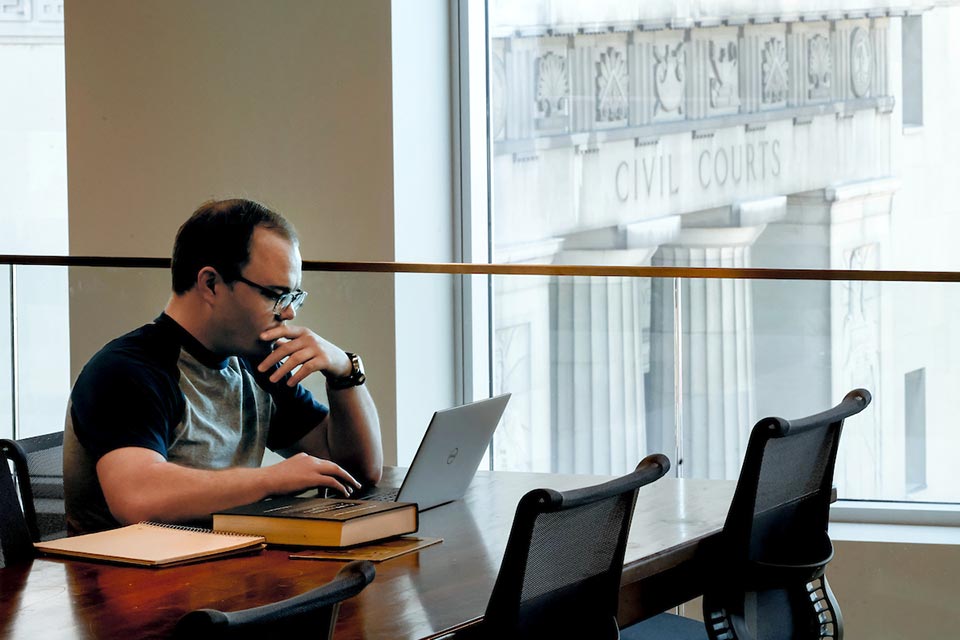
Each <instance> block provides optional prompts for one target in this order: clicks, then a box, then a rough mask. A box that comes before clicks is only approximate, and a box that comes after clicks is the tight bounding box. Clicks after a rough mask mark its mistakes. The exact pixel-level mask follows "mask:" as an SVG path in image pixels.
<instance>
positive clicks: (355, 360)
mask: <svg viewBox="0 0 960 640" xmlns="http://www.w3.org/2000/svg"><path fill="white" fill-rule="evenodd" d="M344 353H346V354H347V357H348V358H350V366H351V367H352V370H351V371H350V373H348V374H347V375H345V376H329V377H328V378H327V386H328V387H330V388H331V389H334V390H336V391H339V390H340V389H349V388H350V387H359V386H360V385H362V384H363V383H364V382H366V381H367V376H366V374H365V373H364V372H363V360H361V359H360V356H358V355H357V354H355V353H350V352H349V351H344Z"/></svg>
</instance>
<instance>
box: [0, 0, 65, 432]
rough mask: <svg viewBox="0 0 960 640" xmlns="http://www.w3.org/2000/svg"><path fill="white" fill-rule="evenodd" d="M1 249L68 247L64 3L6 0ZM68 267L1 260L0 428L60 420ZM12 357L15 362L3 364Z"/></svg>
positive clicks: (0, 60)
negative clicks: (22, 264) (19, 264)
mask: <svg viewBox="0 0 960 640" xmlns="http://www.w3.org/2000/svg"><path fill="white" fill-rule="evenodd" d="M0 78H2V80H0V224H2V225H3V232H2V233H0V254H39V255H51V254H52V255H64V254H66V253H67V250H68V248H67V153H66V142H67V141H66V108H65V100H64V47H63V2H62V1H60V2H56V1H51V0H44V1H42V2H41V1H40V0H15V1H12V2H0ZM67 309H68V294H67V272H66V269H59V268H53V267H33V268H28V267H20V268H16V267H11V266H9V265H5V266H3V267H2V268H0V327H2V328H3V329H4V330H5V331H4V333H3V335H4V336H8V335H9V336H11V339H10V340H2V341H0V360H2V361H3V362H4V366H3V367H0V371H2V372H3V375H2V377H0V435H2V436H4V437H9V436H11V435H14V433H15V432H16V433H15V435H16V436H17V437H25V436H31V435H38V434H41V433H48V432H50V431H55V430H57V429H59V428H62V427H63V416H64V411H65V409H66V407H65V405H64V402H63V398H65V397H66V393H67V389H68V388H69V358H68V356H67V354H68V353H69V322H68V317H69V314H68V313H67ZM7 364H9V365H10V366H6V365H7Z"/></svg>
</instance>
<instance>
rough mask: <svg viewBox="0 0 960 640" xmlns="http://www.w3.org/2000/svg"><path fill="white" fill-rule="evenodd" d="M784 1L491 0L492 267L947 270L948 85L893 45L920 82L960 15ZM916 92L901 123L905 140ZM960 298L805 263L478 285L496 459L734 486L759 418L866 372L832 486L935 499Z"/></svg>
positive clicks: (950, 443)
mask: <svg viewBox="0 0 960 640" xmlns="http://www.w3.org/2000/svg"><path fill="white" fill-rule="evenodd" d="M781 4H783V3H781ZM789 4H790V8H789V12H786V11H787V9H786V8H784V7H786V5H783V7H778V8H777V9H775V10H774V13H768V14H762V15H761V14H758V13H756V11H757V10H758V9H757V3H749V2H730V3H723V6H724V7H725V8H726V11H727V13H726V14H724V15H713V14H712V13H711V11H712V10H713V8H714V7H715V3H707V2H691V3H686V4H685V5H684V6H683V7H682V8H678V5H676V4H675V3H669V2H650V3H636V2H617V1H613V0H611V1H608V2H599V3H574V2H569V3H558V2H548V1H546V0H541V1H540V2H536V1H530V2H524V3H515V2H509V1H506V0H504V1H491V2H489V3H488V5H487V6H488V13H487V40H486V47H487V51H486V56H487V60H488V74H487V78H486V79H487V83H488V92H489V94H488V104H489V121H488V131H489V154H490V156H489V157H490V161H489V166H490V171H489V181H490V194H491V195H490V206H489V211H488V214H489V221H490V228H491V240H490V242H491V254H492V256H493V260H494V261H495V262H506V263H542V264H564V265H571V264H572V265H577V264H579V265H608V266H613V265H632V266H665V267H730V268H756V267H761V268H770V269H812V270H825V271H836V270H851V271H890V270H929V271H933V270H938V271H960V262H958V261H960V258H958V257H957V256H958V254H957V253H956V252H955V251H953V250H952V246H951V245H952V242H951V240H949V239H950V238H953V237H955V235H956V232H957V227H958V225H960V205H958V204H957V202H960V198H957V197H956V187H955V185H956V176H958V175H960V158H958V157H957V156H956V154H955V153H953V152H952V151H951V150H952V149H956V148H958V143H960V129H958V127H956V124H955V118H954V115H955V114H956V113H957V112H958V110H960V86H958V85H957V83H950V82H949V81H946V80H942V81H941V82H939V83H936V84H933V83H931V82H927V83H923V82H920V81H916V82H912V81H910V78H911V77H912V75H911V74H912V73H913V72H912V71H910V70H911V69H913V68H914V67H915V66H916V64H917V62H916V61H917V60H922V61H923V62H924V65H925V67H926V68H925V69H924V76H925V77H926V78H928V79H929V78H942V79H946V78H948V77H949V76H950V74H949V72H948V70H949V69H951V68H953V67H954V66H956V65H957V64H960V56H958V54H960V51H958V49H957V48H956V47H955V46H951V44H950V39H951V37H952V34H955V33H957V32H958V29H960V8H957V7H942V8H936V9H932V10H930V11H927V12H925V13H923V14H921V15H914V16H906V15H905V12H904V11H902V10H901V9H898V8H897V7H896V6H894V5H895V3H890V2H888V3H884V2H872V3H869V4H870V5H871V8H870V9H869V10H867V9H864V10H858V11H850V12H845V13H837V12H835V11H833V10H832V9H831V10H828V9H830V7H827V6H826V4H827V3H822V2H820V3H818V2H801V3H789ZM831 7H832V5H831ZM921 32H922V34H923V38H922V39H920V38H919V36H918V35H917V34H919V33H921ZM905 47H906V48H907V49H908V50H905V49H904V48H905ZM941 66H942V68H937V67H941ZM917 91H920V92H925V95H924V96H920V95H914V94H915V93H916V92H917ZM918 104H919V105H922V110H923V113H922V116H923V117H922V122H923V128H922V129H918V128H916V127H912V128H909V129H908V130H907V131H906V132H905V129H904V126H903V125H904V123H905V122H907V123H915V122H916V121H917V120H918V118H919V116H918V115H917V114H918V113H919V112H918V111H917V109H918V108H920V107H917V106H916V105H918ZM904 109H907V110H909V113H907V112H905V111H904ZM958 296H960V293H958V290H957V287H956V286H955V285H949V284H941V285H938V284H930V283H922V282H921V283H911V282H884V281H874V280H870V279H865V280H857V279H853V278H851V279H841V280H835V279H827V278H824V279H817V278H816V277H815V276H812V277H810V278H809V279H805V280H782V279H780V280H778V279H759V280H751V279H737V278H719V279H714V278H710V279H701V278H697V277H685V278H680V279H673V278H657V277H653V278H612V277H608V278H588V277H572V276H563V277H548V276H544V277H538V278H535V277H527V278H524V277H514V278H509V277H508V278H500V279H496V278H495V279H494V281H493V287H492V295H491V308H492V312H491V317H492V325H493V326H492V329H491V336H492V337H491V340H492V353H493V356H492V359H493V366H492V376H493V380H494V389H495V390H497V391H512V392H513V393H514V398H513V400H512V401H511V404H510V406H509V407H508V413H507V416H506V418H505V422H504V424H503V425H502V426H501V429H500V430H499V431H498V434H497V437H496V442H495V447H494V465H495V466H497V467H499V468H516V469H533V470H538V471H555V472H596V473H620V472H623V471H625V470H626V469H627V468H628V467H630V466H632V464H633V463H635V462H636V460H638V459H639V457H640V456H642V455H643V454H644V453H645V452H648V451H653V450H659V451H663V452H665V453H667V454H668V455H670V457H671V458H674V459H676V458H677V457H682V459H683V464H682V466H681V467H680V468H681V473H682V474H683V475H685V476H687V477H709V478H734V477H736V474H737V473H738V470H739V461H740V459H741V456H742V452H743V449H744V447H745V444H746V435H747V434H748V433H749V429H750V428H751V426H752V425H753V423H754V422H755V421H756V420H757V419H758V418H760V417H763V416H765V415H780V416H783V417H786V418H796V417H800V416H802V415H806V414H808V413H811V412H815V411H819V410H822V409H825V408H827V407H829V406H832V405H833V404H835V403H836V402H838V401H839V400H840V398H842V397H843V395H844V393H845V392H846V391H849V390H850V389H852V388H854V387H865V388H867V389H869V390H870V391H871V392H872V393H873V395H874V402H873V404H872V406H871V407H870V408H869V409H868V410H867V411H866V412H865V413H864V414H862V415H861V416H858V417H857V418H856V419H855V420H852V421H851V423H850V425H849V426H848V429H847V431H846V432H845V435H844V439H843V444H842V448H841V458H840V462H839V463H838V464H839V466H838V471H837V479H838V484H840V485H842V489H841V492H842V495H843V497H845V498H864V499H884V500H919V501H925V500H936V501H957V500H960V493H958V490H957V486H958V483H957V472H956V470H955V465H954V464H953V459H954V458H955V457H956V454H957V453H958V451H960V449H958V443H957V437H956V436H955V435H954V433H953V432H954V430H953V429H952V421H951V418H950V416H951V415H955V414H956V412H957V408H958V407H957V401H956V400H955V396H956V394H955V393H952V391H951V390H952V389H955V388H957V386H958V384H960V371H957V370H955V368H954V366H953V365H952V364H951V363H952V362H956V361H957V358H956V356H960V354H954V353H953V351H954V350H955V349H954V343H955V342H956V340H954V339H953V337H952V332H951V327H950V324H951V319H952V318H954V317H956V315H955V314H953V313H952V311H953V309H954V308H956V303H957V302H960V297H958Z"/></svg>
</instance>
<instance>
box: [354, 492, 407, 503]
mask: <svg viewBox="0 0 960 640" xmlns="http://www.w3.org/2000/svg"><path fill="white" fill-rule="evenodd" d="M399 493H400V489H377V490H376V491H374V492H373V493H370V494H367V495H365V496H363V497H362V498H361V500H373V501H374V502H393V501H395V500H396V499H397V495H398V494H399Z"/></svg>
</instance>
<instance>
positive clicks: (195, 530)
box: [139, 520, 260, 538]
mask: <svg viewBox="0 0 960 640" xmlns="http://www.w3.org/2000/svg"><path fill="white" fill-rule="evenodd" d="M139 524H143V525H147V526H149V527H160V528H161V529H176V530H177V531H192V532H193V533H215V534H217V535H219V536H241V537H245V538H251V537H252V538H259V537H260V536H258V535H255V534H252V533H240V532H238V531H215V530H213V529H204V528H203V527H187V526H184V525H182V524H170V523H167V522H151V521H149V520H142V521H141V522H140V523H139Z"/></svg>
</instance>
